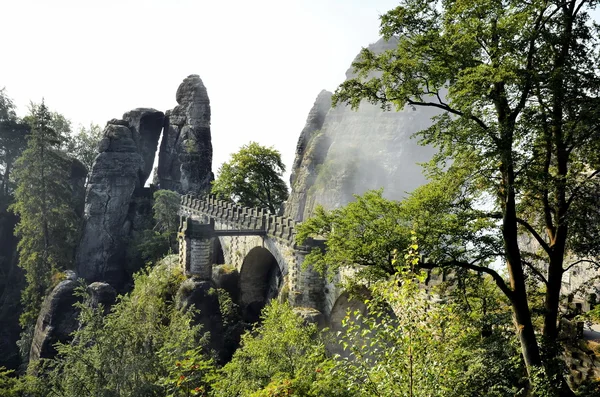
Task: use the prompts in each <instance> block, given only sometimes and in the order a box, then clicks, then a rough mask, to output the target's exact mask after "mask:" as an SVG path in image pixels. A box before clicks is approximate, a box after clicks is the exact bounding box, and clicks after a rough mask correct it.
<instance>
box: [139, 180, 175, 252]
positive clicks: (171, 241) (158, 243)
mask: <svg viewBox="0 0 600 397" xmlns="http://www.w3.org/2000/svg"><path fill="white" fill-rule="evenodd" d="M153 197H154V205H153V206H152V210H153V219H154V222H155V223H154V227H153V228H152V229H151V230H145V231H144V232H143V233H142V234H141V235H140V237H139V238H138V239H137V242H136V244H135V245H136V248H137V250H138V251H139V253H140V254H141V256H142V259H143V260H144V262H148V261H150V262H153V261H157V260H159V259H160V258H162V257H163V256H165V255H167V254H170V253H172V252H176V251H177V231H178V228H179V215H178V214H177V212H178V211H179V202H180V196H179V194H178V193H177V192H174V191H171V190H157V191H156V192H154V196H153Z"/></svg>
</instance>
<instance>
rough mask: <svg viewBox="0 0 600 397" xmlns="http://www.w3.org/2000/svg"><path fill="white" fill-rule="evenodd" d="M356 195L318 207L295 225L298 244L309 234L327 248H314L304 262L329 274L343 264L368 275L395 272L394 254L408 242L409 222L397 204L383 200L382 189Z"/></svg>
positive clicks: (383, 274) (382, 274) (379, 275)
mask: <svg viewBox="0 0 600 397" xmlns="http://www.w3.org/2000/svg"><path fill="white" fill-rule="evenodd" d="M355 197H356V200H355V201H353V202H351V203H349V204H348V205H346V206H345V207H342V208H339V209H335V210H333V211H330V212H327V211H325V210H324V209H323V208H322V207H317V208H316V209H315V213H314V215H313V217H311V218H310V219H308V220H306V221H305V222H303V223H302V224H301V225H300V226H299V227H298V234H297V240H298V242H299V243H300V244H302V243H303V242H304V241H305V240H306V239H307V238H309V237H323V238H326V239H327V242H326V245H327V249H326V251H325V252H323V251H321V250H318V249H315V250H313V251H312V252H310V253H309V254H308V255H307V256H306V257H305V261H304V263H305V264H306V265H310V266H313V267H314V268H315V269H317V270H319V271H321V272H324V271H328V273H329V275H330V276H331V275H333V274H335V273H336V272H337V271H338V269H339V268H340V267H343V266H354V267H357V266H358V267H366V268H365V272H369V273H370V275H369V276H376V277H382V276H385V275H390V274H394V273H395V272H396V267H395V266H394V264H393V263H392V260H393V259H394V253H395V252H396V251H397V250H404V249H405V248H406V247H407V246H408V244H409V241H410V237H409V235H410V225H409V224H407V222H406V221H405V220H404V219H403V217H402V213H401V206H400V203H398V202H396V201H390V200H386V199H384V198H383V197H382V191H381V190H379V191H369V192H367V193H365V194H364V195H363V196H355ZM365 276H367V274H366V273H365Z"/></svg>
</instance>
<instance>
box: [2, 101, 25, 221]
mask: <svg viewBox="0 0 600 397" xmlns="http://www.w3.org/2000/svg"><path fill="white" fill-rule="evenodd" d="M28 133H29V125H27V123H24V122H22V121H21V120H19V119H18V118H17V116H16V113H15V106H14V104H13V102H12V101H11V99H10V98H9V97H8V96H7V95H6V93H5V90H4V89H1V90H0V210H6V208H5V205H6V204H7V203H8V202H9V201H10V200H9V197H10V196H11V195H12V191H13V187H12V183H11V172H12V170H13V166H14V163H15V161H16V159H17V158H18V157H19V156H20V155H21V153H22V152H23V150H24V149H25V146H26V139H25V138H26V135H27V134H28Z"/></svg>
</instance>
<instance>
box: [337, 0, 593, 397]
mask: <svg viewBox="0 0 600 397" xmlns="http://www.w3.org/2000/svg"><path fill="white" fill-rule="evenodd" d="M597 4H598V2H597V1H595V0H593V1H577V0H568V1H545V0H534V1H529V2H522V1H514V0H503V1H488V0H477V1H468V2H466V1H430V0H403V1H401V2H400V5H399V6H398V7H396V8H395V9H393V10H391V11H389V12H388V13H386V14H385V15H383V16H382V17H381V34H382V35H383V36H384V37H385V38H386V39H391V40H393V43H395V44H396V48H394V49H391V50H388V51H385V52H383V53H381V54H374V53H373V52H371V51H369V50H368V49H364V50H363V51H362V53H361V56H360V57H359V58H358V59H357V61H356V62H355V63H354V67H355V72H356V75H357V77H356V78H353V79H350V80H348V81H346V82H344V83H343V84H342V85H341V86H340V87H339V88H338V89H337V90H336V93H335V95H334V97H333V101H334V103H340V102H349V103H350V104H351V105H352V106H353V107H355V108H356V107H358V106H359V104H360V102H361V101H362V100H367V101H369V102H371V103H375V104H379V105H381V107H382V108H384V109H389V108H391V107H392V106H393V107H395V108H396V109H401V108H404V107H405V106H411V107H418V106H427V107H433V108H437V109H439V110H440V112H441V113H440V115H439V116H437V117H436V118H435V120H434V124H433V125H432V126H431V127H430V128H428V129H426V130H424V131H421V132H420V133H419V134H417V135H418V136H420V137H421V139H422V142H423V143H426V144H430V145H433V146H436V147H437V148H438V149H439V150H438V154H437V155H436V156H435V157H434V159H433V160H432V162H431V164H430V165H429V167H428V168H429V169H428V171H429V174H430V177H431V178H432V179H433V181H434V182H441V181H442V180H446V181H449V180H450V179H449V178H447V175H448V173H452V172H455V171H456V170H458V171H459V174H462V175H461V178H460V185H459V186H456V188H455V189H454V193H453V195H454V196H455V199H454V200H452V201H450V202H446V204H445V205H444V206H445V207H446V209H447V210H448V211H450V213H451V214H453V216H454V217H456V219H457V220H458V219H460V218H461V217H465V218H466V219H469V222H467V223H466V227H465V228H464V229H462V230H461V228H459V229H452V228H451V229H450V230H449V231H448V233H441V235H442V236H444V237H445V238H441V239H439V244H437V245H438V247H436V248H433V247H432V248H431V250H432V251H436V252H437V253H438V254H440V253H442V252H443V251H444V250H445V248H446V246H447V244H448V242H451V244H450V245H451V247H450V248H451V251H454V250H455V249H456V246H453V245H452V240H453V238H454V234H453V233H455V232H458V233H459V241H460V239H462V238H464V244H463V247H468V249H469V250H472V251H473V253H472V254H465V253H461V256H462V257H463V258H465V257H466V256H469V258H468V260H466V261H464V260H458V261H456V260H454V259H452V260H453V262H454V265H458V264H461V265H462V266H459V267H462V268H465V267H467V268H471V269H474V270H478V271H484V272H486V273H488V274H490V275H492V276H493V277H494V279H495V281H496V283H497V285H498V287H499V288H500V289H501V290H502V291H503V292H504V293H505V295H506V296H507V297H508V298H510V299H511V303H512V306H513V310H514V313H515V318H516V319H517V320H516V323H515V325H516V330H517V332H518V333H519V335H520V340H521V341H522V349H523V356H524V358H525V361H526V363H527V366H528V371H529V372H530V373H531V374H533V372H534V371H537V370H536V369H534V367H539V366H541V365H546V370H547V371H549V372H548V373H549V374H550V376H553V375H552V374H553V373H555V372H553V370H552V369H551V368H550V367H551V366H552V364H551V363H552V362H553V360H554V357H555V356H556V355H557V354H558V351H559V349H558V348H557V346H558V344H557V343H556V342H557V337H558V328H557V324H558V321H557V318H558V304H559V300H560V299H559V297H560V287H561V284H560V281H555V280H560V279H561V277H562V274H563V273H564V270H565V269H566V268H567V267H568V265H569V263H566V254H567V253H568V252H569V251H570V252H571V253H572V254H577V255H581V256H586V255H590V256H597V255H598V254H599V253H600V252H598V244H597V243H594V242H595V241H597V240H598V236H600V232H599V231H600V222H597V219H599V217H598V208H599V207H598V198H597V194H596V192H597V190H598V183H599V180H598V178H595V176H596V175H597V174H598V173H599V172H600V157H599V156H598V153H600V150H599V149H600V146H599V145H600V139H599V138H600V128H598V127H599V124H598V123H599V120H600V117H598V109H599V107H598V104H599V103H600V97H599V96H598V92H600V74H599V73H598V67H597V60H598V57H599V36H598V30H597V28H596V27H595V26H593V24H590V23H589V19H590V16H589V12H590V10H593V9H594V8H595V7H596V6H597ZM461 170H469V172H466V173H461V172H460V171H461ZM461 197H465V198H466V199H467V200H466V201H461V200H460V198H461ZM478 198H480V199H483V200H481V201H478V200H477V199H478ZM482 201H485V202H486V203H487V207H483V206H482V205H481V202H482ZM420 204H422V205H420V206H419V207H420V210H419V211H420V213H421V214H424V213H426V211H427V208H426V207H425V206H424V205H423V204H424V202H421V203H420ZM477 204H479V206H478V205H477ZM490 207H491V208H490ZM478 208H479V209H481V208H489V211H481V210H480V211H479V215H478V216H475V214H476V212H477V211H476V210H477V209H478ZM436 215H439V214H436V213H434V215H433V216H436ZM443 218H444V217H443ZM450 220H451V219H450ZM478 222H481V225H480V226H479V229H478V225H477V223H478ZM455 225H459V223H455ZM469 229H470V230H469ZM450 232H452V233H450ZM523 234H528V235H529V237H530V238H531V239H532V240H534V241H535V242H536V243H537V244H539V246H540V250H539V252H534V253H532V252H525V251H526V250H522V249H521V247H520V246H519V236H520V235H523ZM486 236H491V238H486ZM473 237H474V238H473ZM478 250H479V251H480V253H481V255H479V254H477V252H476V251H478ZM465 251H466V249H465ZM446 256H447V257H450V258H452V255H446ZM495 258H500V259H501V260H503V261H505V263H506V265H507V268H508V269H507V270H508V272H507V273H508V275H509V277H510V282H509V283H506V282H505V281H504V280H503V279H502V278H501V277H500V275H499V274H498V273H497V272H494V271H492V270H490V269H489V268H487V263H488V262H489V261H490V260H494V259H495ZM542 268H543V269H544V271H540V269H542ZM527 273H532V274H533V275H534V276H535V277H537V278H538V279H539V282H541V283H543V285H544V288H545V290H544V291H543V293H544V306H545V307H544V319H543V323H544V326H543V330H542V333H543V340H544V344H545V347H544V349H542V348H540V346H539V345H538V343H537V341H536V336H535V331H534V327H533V322H532V311H531V308H530V307H529V305H528V303H527V302H528V298H529V296H528V289H527V286H526V274H527ZM543 273H546V274H547V277H544V276H543ZM555 389H556V390H558V389H561V391H560V392H561V393H563V394H565V395H569V394H570V393H569V392H568V390H567V388H566V386H565V383H564V381H562V380H561V379H558V381H557V384H556V385H555Z"/></svg>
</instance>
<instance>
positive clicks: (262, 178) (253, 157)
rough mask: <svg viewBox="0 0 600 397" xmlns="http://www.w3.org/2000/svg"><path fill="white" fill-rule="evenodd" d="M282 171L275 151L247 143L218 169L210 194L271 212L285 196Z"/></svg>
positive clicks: (281, 164) (285, 190) (286, 195)
mask: <svg viewBox="0 0 600 397" xmlns="http://www.w3.org/2000/svg"><path fill="white" fill-rule="evenodd" d="M284 172H285V165H284V164H283V162H282V161H281V154H280V153H279V151H277V150H275V149H273V148H267V147H264V146H260V145H259V144H258V143H256V142H250V143H249V144H248V145H244V146H242V148H241V149H240V151H239V152H237V153H234V154H233V155H232V156H231V160H230V161H229V162H227V163H223V165H222V166H221V168H219V173H218V175H219V176H218V177H217V179H216V180H215V181H214V182H213V186H212V193H213V194H216V195H218V196H221V197H224V198H227V199H231V200H233V201H234V202H237V203H239V204H240V205H243V206H246V207H262V208H266V209H268V210H269V211H270V212H271V213H273V214H275V213H276V212H277V211H278V210H279V207H280V206H281V204H282V203H283V202H284V201H285V200H286V199H287V197H288V190H287V186H286V184H285V182H284V181H283V180H282V179H281V177H282V175H283V173H284Z"/></svg>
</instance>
